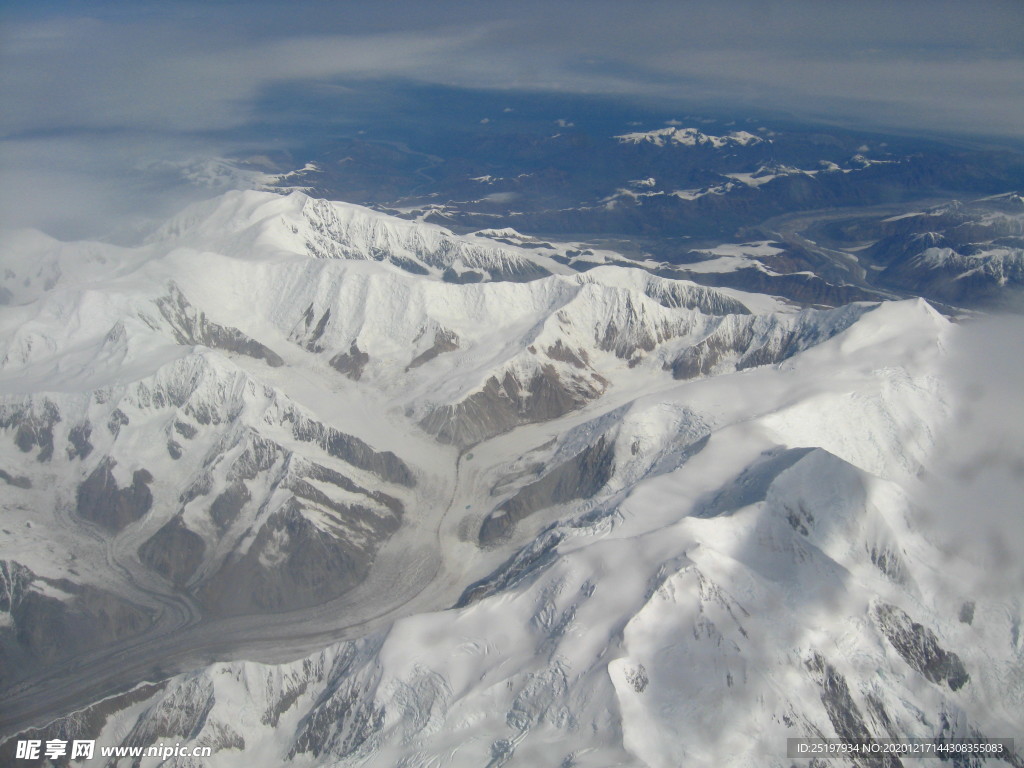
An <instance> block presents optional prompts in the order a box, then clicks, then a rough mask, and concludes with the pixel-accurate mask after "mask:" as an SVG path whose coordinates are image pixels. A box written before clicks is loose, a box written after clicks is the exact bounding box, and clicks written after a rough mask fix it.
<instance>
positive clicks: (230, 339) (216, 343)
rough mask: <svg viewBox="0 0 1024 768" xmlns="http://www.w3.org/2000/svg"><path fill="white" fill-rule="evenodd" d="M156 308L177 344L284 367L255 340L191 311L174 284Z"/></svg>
mask: <svg viewBox="0 0 1024 768" xmlns="http://www.w3.org/2000/svg"><path fill="white" fill-rule="evenodd" d="M156 306H157V308H158V309H159V310H160V314H161V315H163V317H164V319H165V320H166V321H167V323H168V324H169V325H170V327H171V329H172V331H173V332H174V335H175V337H176V338H177V340H178V343H179V344H189V345H195V344H203V345H205V346H207V347H212V348H213V349H222V350H224V351H225V352H234V353H236V354H239V355H246V356H247V357H254V358H256V359H257V360H264V361H266V363H267V365H271V366H275V367H276V366H280V365H283V364H284V361H283V360H282V359H281V357H280V355H278V354H277V353H276V352H274V351H272V350H270V349H268V348H267V347H265V346H263V345H262V344H260V343H259V342H258V341H256V340H255V339H251V338H249V337H248V336H246V335H245V334H244V333H242V332H241V331H240V330H238V329H237V328H229V327H226V326H223V325H218V324H217V323H214V322H212V321H210V320H207V318H206V314H205V313H204V312H202V311H200V310H197V309H196V308H195V307H193V306H192V305H191V304H190V303H189V301H188V299H186V298H185V294H183V293H182V292H181V289H180V288H178V286H176V285H175V284H174V283H171V285H170V289H169V293H168V295H167V296H164V297H161V298H159V299H157V300H156Z"/></svg>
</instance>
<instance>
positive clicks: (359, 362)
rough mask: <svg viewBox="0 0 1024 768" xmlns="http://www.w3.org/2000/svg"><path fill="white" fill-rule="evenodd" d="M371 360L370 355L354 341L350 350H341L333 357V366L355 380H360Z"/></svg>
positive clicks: (331, 362) (331, 361)
mask: <svg viewBox="0 0 1024 768" xmlns="http://www.w3.org/2000/svg"><path fill="white" fill-rule="evenodd" d="M368 362H370V356H369V355H368V354H366V353H365V352H363V351H362V350H361V349H359V345H358V344H356V343H355V342H354V341H353V342H352V346H350V347H349V349H348V352H339V353H338V354H336V355H335V356H334V357H332V358H331V360H330V364H331V367H332V368H333V369H334V370H336V371H337V372H338V373H343V374H344V375H346V376H348V377H349V378H350V379H352V380H353V381H359V379H360V378H361V377H362V375H363V368H365V367H366V364H367V363H368Z"/></svg>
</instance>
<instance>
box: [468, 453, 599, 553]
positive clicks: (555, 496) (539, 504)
mask: <svg viewBox="0 0 1024 768" xmlns="http://www.w3.org/2000/svg"><path fill="white" fill-rule="evenodd" d="M614 458H615V452H614V449H613V443H612V441H611V440H609V439H608V438H607V437H606V436H605V435H602V436H601V438H600V439H599V440H598V441H597V442H596V443H595V444H594V445H592V446H590V447H589V448H586V449H585V450H583V451H582V452H580V453H579V454H578V455H577V456H575V457H574V458H572V459H570V460H569V461H567V462H565V463H563V464H561V465H560V466H558V467H556V468H555V469H553V470H552V471H550V472H548V473H547V474H546V475H545V476H544V477H542V478H541V479H540V480H537V481H536V482H534V483H531V484H530V485H527V486H526V487H524V488H522V489H521V490H520V491H519V492H518V493H517V494H516V495H515V496H513V497H512V498H511V499H509V500H508V501H506V502H505V503H504V504H502V505H501V506H500V507H498V509H496V510H495V511H494V512H492V513H491V514H489V515H488V516H487V518H486V520H484V524H483V526H482V527H481V528H480V534H479V540H480V543H481V544H482V545H484V546H489V545H492V544H494V543H496V542H498V541H500V540H501V539H502V538H503V537H505V536H507V535H508V533H509V532H510V531H511V530H512V528H513V527H514V526H515V524H516V523H518V522H519V521H520V520H522V519H524V518H525V517H527V516H529V515H530V514H532V513H533V512H536V511H537V510H539V509H544V508H545V507H550V506H553V505H555V504H563V503H565V502H567V501H572V500H573V499H586V498H590V497H591V496H593V495H594V494H595V493H597V492H598V491H599V490H600V489H601V488H602V487H604V485H605V483H607V482H608V479H609V478H610V477H611V474H612V471H613V469H614V466H613V465H614Z"/></svg>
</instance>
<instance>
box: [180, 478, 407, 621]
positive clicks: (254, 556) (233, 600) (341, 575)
mask: <svg viewBox="0 0 1024 768" xmlns="http://www.w3.org/2000/svg"><path fill="white" fill-rule="evenodd" d="M303 494H306V495H305V496H304V495H303ZM315 501H319V502H321V503H327V502H326V501H325V499H323V498H317V497H316V495H315V492H314V490H313V489H312V488H311V487H301V486H300V487H298V488H297V489H295V498H294V499H293V500H291V501H290V502H288V503H287V504H286V505H285V506H284V508H283V509H281V510H280V511H278V512H275V513H274V514H272V515H271V516H270V517H269V518H268V519H267V520H266V522H265V523H264V524H263V525H262V527H261V528H260V530H259V532H258V533H257V534H256V536H255V538H254V539H253V541H252V543H251V544H250V545H249V547H248V549H247V550H246V552H245V554H243V555H240V556H235V557H232V558H230V559H229V560H228V562H226V563H225V565H224V566H223V567H222V568H221V570H220V571H219V573H218V574H217V576H216V578H213V579H209V580H208V581H207V582H206V583H205V585H204V586H203V587H202V589H201V592H200V595H201V597H202V599H203V600H204V602H206V603H207V604H208V605H210V606H211V607H212V608H213V609H214V610H217V611H219V612H220V613H222V614H239V613H251V612H264V611H278V610H283V609H288V610H294V609H297V608H305V607H307V606H310V605H316V604H317V603H321V602H323V601H325V600H326V599H329V598H330V597H334V596H337V595H339V594H341V593H343V592H345V591H347V590H348V589H350V588H351V587H352V586H354V585H355V584H358V583H359V582H360V581H361V580H362V579H363V578H365V576H366V573H367V571H368V570H369V566H370V563H371V562H372V555H373V551H372V550H368V549H367V548H365V547H360V546H358V545H355V544H354V543H353V542H351V541H349V540H348V539H347V537H346V536H344V533H343V531H342V530H338V531H336V532H334V531H332V530H331V529H330V528H322V527H320V526H318V525H316V524H314V523H313V522H312V520H311V519H310V517H309V516H308V515H307V514H303V512H304V511H305V509H306V506H305V505H304V502H305V503H306V504H309V503H310V502H315ZM331 506H332V509H331V511H332V512H334V513H335V514H336V515H337V516H339V518H340V517H341V516H344V520H343V521H342V520H339V523H341V522H344V524H345V525H346V526H353V525H357V524H358V522H359V521H360V520H364V521H365V523H366V524H367V527H371V526H373V525H374V523H375V522H376V515H375V514H374V512H373V511H372V510H369V509H366V508H359V507H344V506H342V505H339V504H332V505H331ZM320 508H321V509H322V507H320ZM395 528H397V520H394V521H392V522H391V523H390V525H389V526H388V532H390V531H393V530H394V529H395Z"/></svg>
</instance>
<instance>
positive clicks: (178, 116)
mask: <svg viewBox="0 0 1024 768" xmlns="http://www.w3.org/2000/svg"><path fill="white" fill-rule="evenodd" d="M0 14H3V16H2V18H0V104H2V107H3V108H2V109H0V138H2V140H0V171H2V172H3V174H4V175H5V177H6V178H8V179H11V178H15V179H16V180H19V181H21V180H29V181H30V179H27V177H25V176H24V174H26V173H31V172H38V173H39V178H40V179H43V177H45V176H46V175H47V174H50V175H51V177H52V178H53V179H54V180H56V176H57V175H59V174H61V173H68V174H70V176H74V177H76V178H75V180H76V181H78V182H82V181H83V180H87V179H89V178H92V177H94V176H95V175H96V174H97V173H99V172H101V169H100V166H99V165H98V164H97V163H96V162H94V160H95V159H96V158H102V159H104V160H107V159H109V157H110V156H116V155H117V148H118V145H119V143H120V142H123V144H124V146H125V147H127V148H128V153H127V154H128V155H130V156H131V157H132V162H142V160H141V157H140V155H142V154H146V152H147V151H148V154H149V155H150V156H151V158H150V159H151V160H154V161H155V160H157V159H161V158H162V159H175V158H176V157H178V156H179V154H180V153H182V152H186V153H187V152H188V151H192V150H194V149H195V148H196V146H197V145H204V144H206V143H210V142H213V143H216V141H218V140H223V139H224V136H226V135H228V134H229V133H230V132H231V131H233V130H237V129H240V128H242V127H244V126H246V125H249V124H252V123H253V122H255V121H259V120H261V119H262V118H264V117H265V115H260V114H259V104H260V95H261V94H263V93H265V92H267V90H268V89H270V88H272V87H274V86H275V85H280V84H282V83H288V82H330V81H332V80H339V79H344V78H353V77H356V78H358V77H372V78H387V77H398V78H413V79H417V80H423V81H427V82H434V83H441V84H446V85H461V86H471V87H478V88H505V89H528V90H529V89H533V90H545V91H554V92H566V93H599V94H612V95H615V94H621V95H627V96H630V97H648V98H650V99H657V100H671V101H675V102H678V103H679V104H680V105H684V106H685V105H687V104H690V105H693V106H695V107H697V108H700V107H702V106H714V107H726V108H732V109H735V110H737V111H738V112H742V111H743V110H750V109H773V110H777V111H782V112H789V113H792V114H794V115H796V116H800V117H811V118H817V119H823V120H830V121H846V122H850V121H855V122H857V123H859V124H861V125H863V126H865V127H872V126H874V127H889V128H895V129H900V130H908V131H927V132H949V133H964V134H974V135H978V136H991V137H1002V138H1011V139H1018V140H1019V139H1021V138H1024V129H1022V128H1021V126H1022V125H1024V100H1022V99H1021V98H1020V94H1021V93H1024V42H1022V38H1024V36H1022V35H1020V30H1021V29H1024V4H1021V3H1019V2H1017V1H1016V0H1004V1H1000V0H978V1H977V2H972V3H963V2H949V1H946V2H944V1H943V0H927V1H925V0H905V1H904V2H900V3H891V2H877V1H876V0H859V1H855V2H842V3H840V2H831V0H815V1H814V2H811V1H810V0H786V1H784V2H783V1H778V0H775V1H773V0H758V1H755V0H717V1H716V2H710V1H709V0H700V1H699V2H687V1H685V0H682V1H676V2H663V1H661V0H651V1H649V2H645V3H642V4H626V3H622V2H610V1H608V0H590V1H589V2H581V1H580V0H568V1H566V0H563V1H562V2H558V3H550V2H547V3H540V2H532V1H525V2H517V3H501V4H499V3H486V2H484V3H482V2H455V1H452V0H442V1H441V2H437V3H422V2H413V1H412V0H395V1H394V2H388V3H379V4H365V3H363V4H357V3H352V2H326V1H319V0H316V1H309V2H289V3H280V2H273V3H271V2H264V1H261V0H254V1H252V2H218V3H194V2H190V1H189V0H183V1H181V2H174V3H155V2H149V0H140V1H139V2H136V3H131V4H126V3H113V2H103V1H102V0H98V1H97V2H92V3H88V4H82V3H71V2H42V3H40V4H31V5H28V4H25V6H24V7H21V8H9V7H8V8H4V9H0ZM218 132H219V133H220V134H221V138H220V139H217V138H216V134H218ZM72 140H75V141H77V142H79V147H80V149H81V150H82V152H80V153H77V157H76V152H75V151H74V148H73V147H72V146H71V144H70V143H69V142H70V141H72ZM47 141H54V142H55V143H54V144H52V145H51V149H52V150H53V152H52V153H50V152H49V150H48V149H47V148H46V146H45V145H46V142H47ZM61 142H64V143H63V144H61ZM90 147H94V148H95V152H93V150H91V149H90ZM51 154H52V157H51ZM93 155H95V158H94V157H93ZM103 167H106V168H108V169H109V168H110V167H111V166H110V165H109V164H108V165H105V166H103ZM129 167H130V164H128V163H124V162H122V170H125V169H128V168H129ZM44 180H45V179H44ZM5 186H7V187H8V188H9V186H10V185H9V184H5ZM44 186H46V185H45V184H44ZM101 196H102V195H101ZM23 197H24V196H23ZM9 202H12V201H10V200H8V199H6V193H5V198H0V205H5V204H6V203H9ZM21 207H24V206H21ZM11 218H12V216H10V215H6V214H5V216H4V220H3V223H11V221H10V219H11Z"/></svg>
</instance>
